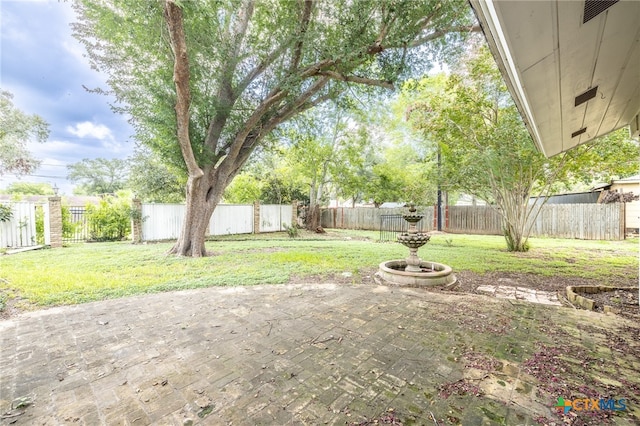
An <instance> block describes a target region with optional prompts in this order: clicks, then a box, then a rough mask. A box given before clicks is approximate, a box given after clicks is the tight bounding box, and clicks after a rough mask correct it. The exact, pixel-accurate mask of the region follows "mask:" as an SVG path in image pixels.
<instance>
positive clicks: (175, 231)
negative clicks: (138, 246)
mask: <svg viewBox="0 0 640 426" xmlns="http://www.w3.org/2000/svg"><path fill="white" fill-rule="evenodd" d="M184 213H185V206H184V204H142V218H143V220H142V241H157V240H175V239H177V238H178V237H179V236H180V228H181V227H182V220H183V218H184Z"/></svg>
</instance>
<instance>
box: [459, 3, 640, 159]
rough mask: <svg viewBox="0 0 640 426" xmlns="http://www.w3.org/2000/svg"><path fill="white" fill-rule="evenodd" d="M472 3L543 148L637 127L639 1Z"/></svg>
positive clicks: (550, 151) (551, 150)
mask: <svg viewBox="0 0 640 426" xmlns="http://www.w3.org/2000/svg"><path fill="white" fill-rule="evenodd" d="M469 3H470V4H471V6H472V8H473V10H474V11H475V14H476V16H477V18H478V21H479V22H480V25H481V27H482V30H483V32H484V34H485V37H486V39H487V42H488V44H489V48H490V50H491V51H492V53H493V56H494V58H495V59H496V62H497V63H498V67H499V68H500V71H501V72H502V75H503V77H504V78H505V81H506V83H507V86H508V87H509V91H510V92H511V95H512V97H513V99H514V101H515V103H516V105H517V107H518V109H519V110H520V114H521V115H522V117H523V119H524V121H525V124H526V125H527V127H528V129H529V133H530V134H531V137H532V138H533V141H534V143H535V144H536V146H537V147H538V149H539V150H540V151H542V153H544V155H546V156H547V157H551V156H553V155H556V154H559V153H561V152H564V151H567V150H569V149H571V148H573V147H575V146H577V145H580V144H583V143H586V142H589V141H591V140H593V139H595V138H597V137H599V136H602V135H605V134H607V133H610V132H612V131H614V130H617V129H619V128H622V127H625V126H630V130H631V134H632V136H634V137H638V136H639V135H640V131H639V128H640V118H639V113H640V1H637V0H620V1H618V0H586V1H559V0H548V1H529V0H524V1H513V0H511V1H505V0H502V1H501V0H497V1H494V0H469ZM599 9H603V10H601V11H599ZM592 15H593V16H592Z"/></svg>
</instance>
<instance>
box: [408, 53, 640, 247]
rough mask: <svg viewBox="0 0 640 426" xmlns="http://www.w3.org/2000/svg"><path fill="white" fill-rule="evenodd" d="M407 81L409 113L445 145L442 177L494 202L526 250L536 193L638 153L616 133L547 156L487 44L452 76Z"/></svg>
mask: <svg viewBox="0 0 640 426" xmlns="http://www.w3.org/2000/svg"><path fill="white" fill-rule="evenodd" d="M407 87H408V90H409V92H410V93H409V94H408V96H415V98H414V99H415V102H413V103H412V104H411V105H410V106H409V107H408V117H409V118H410V120H412V122H413V123H414V125H415V126H416V127H417V128H419V129H422V130H423V131H424V132H425V135H426V137H427V140H430V141H435V142H436V143H437V144H439V148H440V150H441V152H442V157H443V159H442V170H441V179H442V180H441V184H442V185H443V186H444V187H445V189H448V190H460V191H463V192H466V193H468V194H471V195H475V196H476V197H478V198H480V199H482V200H485V201H487V202H488V203H489V204H492V205H493V206H495V207H496V208H497V210H498V211H499V212H500V214H501V216H502V218H503V230H504V236H505V239H506V242H507V248H508V249H509V250H510V251H526V250H528V242H527V241H528V237H529V235H530V233H531V227H532V225H533V223H534V222H535V218H536V216H537V215H538V213H539V212H540V209H541V208H542V206H543V205H544V202H537V203H531V202H530V198H531V197H532V196H539V197H542V198H543V200H544V201H546V199H547V197H548V196H549V195H551V194H552V192H553V189H554V187H555V186H556V185H557V184H558V183H559V182H565V183H566V182H571V181H572V180H575V179H578V178H584V176H586V175H593V176H595V174H596V173H602V172H604V171H605V170H608V173H613V174H616V173H617V172H621V173H628V172H629V163H628V158H626V156H628V155H631V154H633V155H632V157H633V158H634V159H637V158H638V154H639V151H638V144H637V143H635V142H633V141H631V140H629V139H628V138H626V139H625V138H619V137H618V136H611V137H608V138H606V139H607V141H605V143H601V142H598V141H596V142H593V143H591V144H587V145H582V146H579V147H577V148H574V149H572V150H570V151H568V152H565V153H563V154H560V155H558V156H556V157H553V158H551V159H547V158H545V157H544V156H543V155H542V154H541V153H540V152H538V151H537V150H536V148H535V146H534V144H533V141H532V140H531V137H530V136H529V133H528V132H527V129H526V127H525V126H524V123H523V122H522V119H521V117H520V115H519V113H518V111H517V109H516V107H515V105H514V104H513V102H512V100H511V97H510V95H509V92H508V91H507V88H506V86H505V84H504V82H503V80H502V77H501V75H500V73H499V71H498V69H497V67H496V66H495V63H494V61H493V58H492V57H491V55H490V53H489V51H488V49H486V48H485V47H482V48H478V49H472V50H470V52H469V54H468V57H467V58H466V59H465V60H464V61H463V62H462V63H461V64H460V66H459V68H458V69H456V70H455V72H454V73H453V74H452V75H450V76H448V77H439V78H437V79H429V78H427V79H423V80H422V81H421V82H418V83H417V84H416V83H415V82H414V83H413V84H410V85H408V86H407ZM416 91H417V92H418V94H417V95H416V94H415V92H416ZM432 143H433V142H432ZM605 153H606V155H605ZM636 170H637V164H636Z"/></svg>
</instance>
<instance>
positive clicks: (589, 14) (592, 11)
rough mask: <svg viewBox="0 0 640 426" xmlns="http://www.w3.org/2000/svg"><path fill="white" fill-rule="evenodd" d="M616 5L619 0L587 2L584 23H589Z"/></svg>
mask: <svg viewBox="0 0 640 426" xmlns="http://www.w3.org/2000/svg"><path fill="white" fill-rule="evenodd" d="M616 3H618V0H585V2H584V18H583V19H582V23H583V24H585V23H587V22H589V21H590V20H592V19H593V18H595V17H596V16H598V15H600V14H601V13H602V12H604V11H605V10H607V9H609V8H610V7H611V6H613V5H614V4H616Z"/></svg>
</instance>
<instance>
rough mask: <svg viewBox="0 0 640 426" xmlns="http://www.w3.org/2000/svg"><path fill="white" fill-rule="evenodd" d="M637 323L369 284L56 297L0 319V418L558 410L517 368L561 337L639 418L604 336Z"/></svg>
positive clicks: (495, 418)
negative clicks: (59, 303) (72, 301)
mask: <svg viewBox="0 0 640 426" xmlns="http://www.w3.org/2000/svg"><path fill="white" fill-rule="evenodd" d="M634 327H637V324H632V323H630V322H628V321H626V320H623V319H621V318H619V317H616V316H615V315H602V314H597V313H593V312H586V311H577V310H573V309H570V308H564V307H557V306H543V305H537V304H531V303H528V302H526V301H519V300H516V301H514V300H506V299H497V298H491V297H487V296H474V295H460V294H443V293H430V292H426V291H422V290H416V289H400V288H390V287H384V286H375V285H333V284H325V285H315V284H314V285H283V286H275V285H274V286H257V287H233V288H209V289H200V290H190V291H182V292H171V293H162V294H152V295H144V296H138V297H130V298H123V299H117V300H108V301H103V302H96V303H89V304H84V305H78V306H70V307H59V308H52V309H46V310H41V311H36V312H30V313H26V314H22V315H19V316H17V317H15V318H12V319H9V320H5V321H0V414H1V415H2V419H1V420H0V424H3V425H4V424H16V425H25V424H29V425H31V424H39V425H59V424H86V425H98V424H129V425H146V424H163V425H164V424H167V425H189V424H221V425H226V424H233V425H298V424H300V425H302V424H309V425H316V424H337V425H344V424H373V420H375V419H383V418H384V417H386V418H387V419H395V420H396V421H401V422H403V424H405V425H408V424H419V425H434V424H436V423H437V424H463V425H476V424H478V425H480V424H507V425H517V424H537V423H536V421H535V419H536V418H539V417H540V416H542V417H546V418H548V419H551V420H553V421H556V422H558V424H560V423H561V421H562V418H561V417H559V415H558V414H556V410H555V408H554V407H553V406H554V401H555V399H554V398H556V397H559V396H563V397H565V398H569V397H571V395H569V394H567V395H551V394H550V393H549V392H548V391H545V390H544V389H545V388H544V385H545V384H544V383H541V382H540V381H539V380H538V379H537V378H536V374H534V372H532V371H531V369H526V368H524V367H523V365H524V364H523V362H525V361H526V360H528V359H530V358H531V357H532V356H533V355H534V354H536V353H539V352H540V351H541V350H542V352H544V348H545V347H552V346H553V345H554V344H555V343H558V341H559V340H565V341H566V340H570V341H571V342H572V344H574V345H576V347H577V348H580V350H583V349H584V350H585V351H587V352H588V354H589V355H590V356H591V359H593V364H592V365H587V366H580V365H578V364H579V363H580V360H574V359H572V358H569V360H568V361H566V362H569V363H576V366H577V367H579V368H581V369H582V370H584V371H591V370H589V368H595V369H594V370H593V374H592V376H589V377H591V379H589V380H592V381H591V382H589V383H585V384H584V385H585V387H586V388H594V387H597V386H600V385H601V384H603V383H606V385H607V386H611V387H610V388H609V389H612V392H614V393H615V392H617V393H616V394H615V395H610V396H611V397H616V398H626V400H627V410H625V411H624V412H619V413H617V415H616V417H615V424H634V423H635V422H636V421H637V419H638V418H639V417H640V410H639V409H640V407H639V405H638V403H637V400H638V398H640V360H638V359H637V358H635V357H632V356H631V354H632V353H633V352H628V353H625V351H622V352H621V351H619V350H615V348H614V347H611V346H610V345H609V346H607V342H606V339H608V338H609V337H610V334H611V333H615V335H616V336H618V337H619V338H620V339H625V340H624V341H625V342H626V343H627V345H628V347H629V348H634V350H637V349H638V345H640V344H639V343H638V341H637V340H634V339H637V338H638V335H637V334H636V335H635V336H633V333H634V332H637V331H634V330H637V328H634ZM625 333H626V334H625ZM561 355H563V356H565V357H567V355H566V354H561ZM598 360H599V361H598ZM570 365H573V364H570ZM597 366H599V367H597ZM596 367H597V368H596ZM582 370H580V371H582ZM576 371H578V370H576ZM580 374H582V373H580ZM570 375H571V374H570V372H565V373H564V376H563V375H562V374H559V376H558V377H559V380H560V382H562V381H563V380H569V379H570V377H569V376H570ZM621 378H624V380H622V379H621ZM560 384H562V383H560ZM629 384H630V385H629ZM603 386H604V385H603ZM547 389H548V388H547ZM560 389H562V388H560ZM567 389H569V388H567ZM622 392H625V394H621V393H622ZM578 414H580V413H578ZM367 422H371V423H367Z"/></svg>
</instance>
